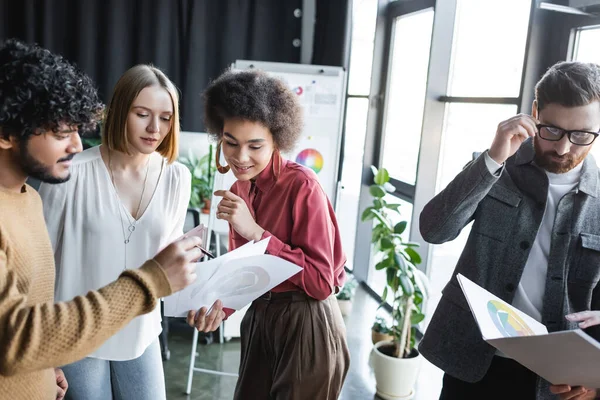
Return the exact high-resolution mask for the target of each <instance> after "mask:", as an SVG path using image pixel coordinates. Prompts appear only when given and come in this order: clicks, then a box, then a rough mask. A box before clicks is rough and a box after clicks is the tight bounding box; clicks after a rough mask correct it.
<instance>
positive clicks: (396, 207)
mask: <svg viewBox="0 0 600 400" xmlns="http://www.w3.org/2000/svg"><path fill="white" fill-rule="evenodd" d="M400 206H402V204H395V203H393V204H388V205H387V208H389V209H391V210H394V211H396V212H398V213H399V212H400Z"/></svg>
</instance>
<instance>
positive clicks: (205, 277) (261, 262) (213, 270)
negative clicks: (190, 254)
mask: <svg viewBox="0 0 600 400" xmlns="http://www.w3.org/2000/svg"><path fill="white" fill-rule="evenodd" d="M269 240H270V238H267V239H265V240H261V241H260V242H257V243H251V242H250V243H247V244H246V245H244V246H242V247H240V248H238V249H236V250H234V251H231V252H229V253H226V254H225V255H223V256H222V257H219V258H217V259H215V260H211V261H207V262H202V263H197V264H196V274H197V276H198V278H197V279H196V281H195V282H194V283H193V284H191V285H190V286H189V287H187V288H186V289H185V290H183V291H181V292H179V293H175V294H174V295H171V296H169V297H167V298H165V315H166V316H174V317H185V316H187V315H188V311H189V310H196V309H200V308H202V307H206V308H208V307H210V306H211V305H212V304H213V303H214V302H215V301H217V300H221V302H222V306H223V307H226V308H231V309H234V310H240V309H242V308H243V307H244V306H246V305H247V304H248V303H250V302H252V301H253V300H254V299H256V298H257V297H259V296H261V295H262V294H264V293H266V292H267V291H269V290H271V289H272V288H274V287H275V286H277V285H279V284H280V283H281V282H283V281H285V280H286V279H288V278H290V277H291V276H293V275H295V274H297V273H298V272H300V271H301V270H302V268H300V267H299V266H297V265H295V264H292V263H290V262H288V261H285V260H283V259H281V258H279V257H275V256H272V255H268V254H264V253H265V251H266V249H267V244H268V242H269Z"/></svg>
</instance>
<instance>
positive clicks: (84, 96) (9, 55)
mask: <svg viewBox="0 0 600 400" xmlns="http://www.w3.org/2000/svg"><path fill="white" fill-rule="evenodd" d="M103 108H104V105H103V104H102V102H100V100H99V99H98V92H97V90H96V88H95V86H94V84H93V83H92V80H91V79H90V78H89V77H88V76H87V75H85V74H84V73H83V72H81V71H80V70H79V69H77V68H76V67H75V66H74V65H72V64H70V63H69V62H68V61H66V60H65V59H64V58H63V57H61V56H59V55H56V54H53V53H51V52H50V51H48V50H46V49H43V48H41V47H39V46H38V45H30V44H25V43H23V42H20V41H18V40H16V39H9V40H7V41H6V42H5V43H4V44H3V45H2V46H1V47H0V130H1V134H2V135H3V136H4V137H5V138H8V137H9V136H13V137H16V138H17V139H18V140H19V141H20V142H22V141H27V140H28V139H29V138H30V137H31V135H35V134H39V133H40V132H39V131H38V130H39V129H44V130H53V131H56V130H57V129H58V128H59V125H60V124H61V123H66V124H67V125H69V126H77V127H79V129H80V130H81V131H84V132H85V131H90V130H92V129H94V127H95V126H96V123H97V121H98V120H99V119H100V117H101V112H102V110H103Z"/></svg>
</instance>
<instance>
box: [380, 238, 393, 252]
mask: <svg viewBox="0 0 600 400" xmlns="http://www.w3.org/2000/svg"><path fill="white" fill-rule="evenodd" d="M393 247H394V242H392V241H391V240H390V239H389V238H387V237H383V238H381V248H382V249H384V250H385V249H392V248H393Z"/></svg>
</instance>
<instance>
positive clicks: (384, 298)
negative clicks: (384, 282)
mask: <svg viewBox="0 0 600 400" xmlns="http://www.w3.org/2000/svg"><path fill="white" fill-rule="evenodd" d="M387 295H388V287H387V286H386V287H385V289H383V294H382V295H381V301H382V302H385V300H386V299H387Z"/></svg>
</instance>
